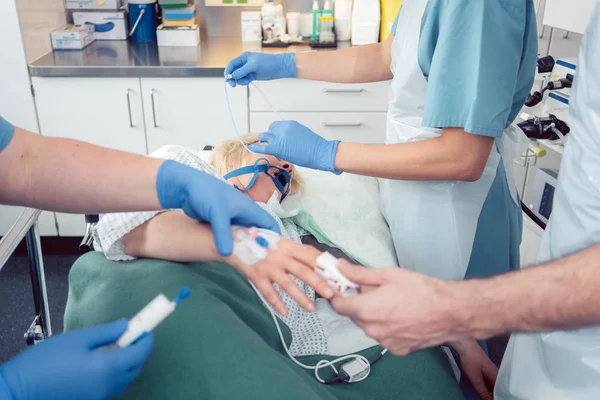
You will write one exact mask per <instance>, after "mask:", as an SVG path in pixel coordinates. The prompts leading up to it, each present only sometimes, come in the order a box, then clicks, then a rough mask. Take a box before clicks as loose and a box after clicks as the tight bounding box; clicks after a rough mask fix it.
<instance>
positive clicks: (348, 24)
mask: <svg viewBox="0 0 600 400" xmlns="http://www.w3.org/2000/svg"><path fill="white" fill-rule="evenodd" d="M333 8H334V11H333V17H334V19H335V35H336V36H337V40H338V41H341V42H346V41H348V40H350V38H351V36H352V0H335V3H334V5H333Z"/></svg>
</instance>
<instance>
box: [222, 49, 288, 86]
mask: <svg viewBox="0 0 600 400" xmlns="http://www.w3.org/2000/svg"><path fill="white" fill-rule="evenodd" d="M229 75H232V79H228V80H227V82H229V84H230V85H231V86H232V87H235V86H236V85H249V84H250V83H251V82H252V81H272V80H274V79H281V78H295V77H296V62H295V61H294V53H285V54H262V53H249V52H246V53H243V54H242V55H241V56H239V57H237V58H234V59H233V60H231V61H230V62H229V64H227V68H225V77H226V78H227V77H228V76H229Z"/></svg>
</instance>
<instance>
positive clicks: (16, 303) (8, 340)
mask: <svg viewBox="0 0 600 400" xmlns="http://www.w3.org/2000/svg"><path fill="white" fill-rule="evenodd" d="M77 257H78V255H49V256H45V257H44V268H45V270H46V286H47V289H48V303H49V304H50V320H51V323H52V331H53V332H54V333H58V332H61V331H62V326H63V313H64V310H65V305H66V303H67V293H68V274H69V269H70V268H71V265H73V263H74V262H75V260H76V259H77ZM33 317H34V308H33V297H32V294H31V281H30V278H29V261H28V259H27V257H23V256H13V257H12V258H11V259H10V260H9V261H8V263H7V264H6V265H5V266H4V268H3V269H2V271H0V321H1V322H2V329H0V364H1V363H3V362H4V361H6V360H7V359H9V358H11V357H13V356H14V355H16V354H18V353H19V352H20V351H22V350H23V349H25V347H26V346H25V340H24V339H23V334H24V333H25V331H26V330H27V328H29V325H30V324H31V321H33Z"/></svg>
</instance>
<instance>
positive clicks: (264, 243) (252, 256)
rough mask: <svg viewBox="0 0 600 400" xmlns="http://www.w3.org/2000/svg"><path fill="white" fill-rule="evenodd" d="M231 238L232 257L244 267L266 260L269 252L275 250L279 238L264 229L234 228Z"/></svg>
mask: <svg viewBox="0 0 600 400" xmlns="http://www.w3.org/2000/svg"><path fill="white" fill-rule="evenodd" d="M233 238H234V245H233V255H234V256H236V257H237V258H239V259H240V260H241V261H242V262H244V263H245V264H246V265H254V264H256V263H257V262H259V261H261V260H264V259H265V258H267V255H268V254H269V253H268V251H269V250H275V249H276V248H277V242H279V239H280V238H281V237H280V236H279V235H278V234H276V233H275V232H272V231H269V230H266V229H257V228H250V229H246V228H241V227H236V228H235V229H234V232H233Z"/></svg>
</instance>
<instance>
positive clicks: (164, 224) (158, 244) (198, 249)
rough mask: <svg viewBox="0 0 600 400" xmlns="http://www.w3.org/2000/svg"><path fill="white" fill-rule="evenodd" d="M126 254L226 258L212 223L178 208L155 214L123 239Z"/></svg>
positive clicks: (178, 258) (228, 259)
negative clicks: (215, 238)
mask: <svg viewBox="0 0 600 400" xmlns="http://www.w3.org/2000/svg"><path fill="white" fill-rule="evenodd" d="M123 242H124V243H125V253H126V254H128V255H130V256H133V257H143V258H156V259H162V260H169V261H176V262H192V261H225V262H228V263H230V264H231V263H232V261H233V258H234V257H232V256H230V257H222V256H221V255H220V254H219V252H218V251H217V248H216V247H215V241H214V236H213V232H212V229H211V227H210V225H208V224H205V223H201V222H198V221H196V220H194V219H192V218H189V217H187V216H186V215H185V214H183V213H180V212H177V211H168V212H164V213H161V214H158V215H156V216H155V217H154V218H152V219H151V220H149V221H147V222H146V223H145V224H143V225H140V226H139V227H137V228H136V229H134V230H133V231H131V232H129V233H128V234H127V235H125V237H124V238H123Z"/></svg>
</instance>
